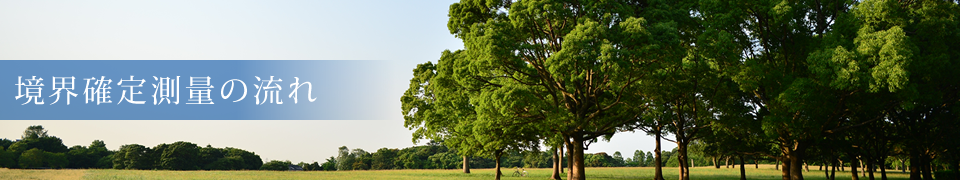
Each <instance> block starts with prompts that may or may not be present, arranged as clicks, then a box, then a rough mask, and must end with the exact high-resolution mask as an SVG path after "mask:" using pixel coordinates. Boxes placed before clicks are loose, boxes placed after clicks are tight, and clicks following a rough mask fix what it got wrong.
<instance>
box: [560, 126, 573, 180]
mask: <svg viewBox="0 0 960 180" xmlns="http://www.w3.org/2000/svg"><path fill="white" fill-rule="evenodd" d="M563 137H564V138H563V139H564V141H563V142H564V146H566V148H567V179H573V151H572V149H573V144H572V143H570V138H569V137H568V136H563ZM561 163H562V162H561Z"/></svg>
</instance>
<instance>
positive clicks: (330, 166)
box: [320, 156, 337, 171]
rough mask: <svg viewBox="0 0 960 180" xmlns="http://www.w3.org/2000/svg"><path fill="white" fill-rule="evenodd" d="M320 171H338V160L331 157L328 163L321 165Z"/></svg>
mask: <svg viewBox="0 0 960 180" xmlns="http://www.w3.org/2000/svg"><path fill="white" fill-rule="evenodd" d="M320 169H322V170H324V171H336V170H337V159H336V158H334V157H333V156H331V157H330V158H327V161H326V162H323V164H322V165H320Z"/></svg>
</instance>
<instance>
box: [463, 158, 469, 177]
mask: <svg viewBox="0 0 960 180" xmlns="http://www.w3.org/2000/svg"><path fill="white" fill-rule="evenodd" d="M463 173H467V174H469V173H470V158H469V157H467V156H463Z"/></svg>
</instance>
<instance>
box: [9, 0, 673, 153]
mask: <svg viewBox="0 0 960 180" xmlns="http://www.w3.org/2000/svg"><path fill="white" fill-rule="evenodd" d="M454 2H456V1H313V0H311V1H239V0H230V1H213V0H211V1H182V0H173V1H170V0H164V1H12V0H0V59H3V60H386V61H391V62H392V63H393V64H397V65H398V66H399V67H397V68H398V69H402V70H400V71H370V70H368V69H354V71H360V72H366V73H370V74H372V75H374V76H379V77H384V78H388V79H395V81H397V82H396V83H392V84H388V85H384V87H386V91H385V92H389V94H386V95H384V96H387V97H388V98H384V99H382V104H383V105H384V106H389V107H390V108H378V109H387V110H376V111H373V112H367V113H376V114H378V117H381V116H379V115H382V117H387V118H385V119H383V120H282V121H280V120H234V121H218V120H211V121H198V120H106V121H95V120H3V121H0V138H9V139H17V138H19V137H20V135H21V134H22V132H23V130H24V129H26V127H27V126H30V125H38V124H39V125H43V126H44V127H45V128H46V129H47V130H49V131H50V134H51V135H54V136H58V137H60V138H61V139H63V141H64V144H66V145H67V146H73V145H84V146H86V145H89V144H90V142H91V141H93V140H96V139H100V140H103V141H105V142H106V144H107V147H108V148H109V149H112V150H116V149H118V147H119V146H120V145H124V144H134V143H136V144H141V145H145V146H151V147H152V146H155V145H157V144H160V143H172V142H175V141H188V142H193V143H197V144H199V145H202V146H205V145H207V144H210V145H212V146H215V147H237V148H241V149H247V150H251V151H254V152H256V153H257V154H259V155H260V156H261V157H262V158H264V159H265V160H290V161H293V162H300V161H304V162H311V161H321V162H322V161H323V160H324V159H325V158H327V157H330V156H333V155H335V154H336V151H337V147H339V146H348V147H349V148H363V149H365V150H367V151H370V152H372V151H376V149H379V148H381V147H387V148H403V147H409V146H413V145H414V144H413V142H411V136H410V132H411V131H410V130H408V129H406V128H405V127H403V118H402V116H401V114H400V101H399V97H400V95H401V94H402V93H403V91H404V90H405V88H406V85H407V83H408V80H409V79H410V77H411V71H410V70H411V69H413V68H414V67H416V64H419V63H423V62H426V61H436V59H438V58H439V55H440V52H441V51H443V50H444V49H450V50H455V49H461V48H463V44H462V42H461V41H460V40H459V39H456V38H454V37H453V36H452V35H450V34H449V31H448V30H447V28H446V22H447V10H448V7H449V5H450V4H452V3H454ZM3 68H41V67H3ZM91 68H94V67H91ZM0 78H2V79H6V80H2V81H0V82H2V83H0V84H4V86H7V85H9V86H7V88H10V89H13V88H16V86H14V85H13V84H15V83H16V77H0ZM3 96H7V97H8V98H10V97H12V96H16V94H6V95H3ZM8 111H9V110H8ZM3 113H15V112H3ZM673 147H675V145H672V144H671V143H669V142H664V149H672V148H673ZM637 149H641V150H644V151H650V150H653V140H652V138H651V137H650V136H646V135H645V134H643V133H621V134H617V135H615V136H614V138H613V139H612V141H611V142H600V143H595V144H593V145H591V146H590V148H589V149H588V150H587V152H588V153H590V152H608V153H612V152H614V151H621V152H622V153H623V154H624V156H625V157H629V156H631V155H632V153H633V151H634V150H637Z"/></svg>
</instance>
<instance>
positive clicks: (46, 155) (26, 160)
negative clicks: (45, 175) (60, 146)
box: [18, 148, 68, 169]
mask: <svg viewBox="0 0 960 180" xmlns="http://www.w3.org/2000/svg"><path fill="white" fill-rule="evenodd" d="M18 162H19V165H20V168H54V169H60V168H64V167H66V166H67V163H68V160H67V156H66V155H65V154H64V153H52V152H46V151H43V150H40V149H37V148H33V149H30V150H27V151H24V152H23V154H21V155H20V159H19V160H18Z"/></svg>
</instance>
